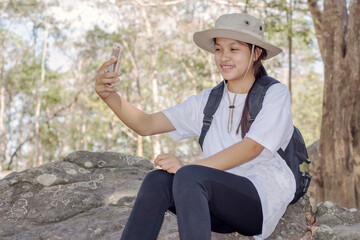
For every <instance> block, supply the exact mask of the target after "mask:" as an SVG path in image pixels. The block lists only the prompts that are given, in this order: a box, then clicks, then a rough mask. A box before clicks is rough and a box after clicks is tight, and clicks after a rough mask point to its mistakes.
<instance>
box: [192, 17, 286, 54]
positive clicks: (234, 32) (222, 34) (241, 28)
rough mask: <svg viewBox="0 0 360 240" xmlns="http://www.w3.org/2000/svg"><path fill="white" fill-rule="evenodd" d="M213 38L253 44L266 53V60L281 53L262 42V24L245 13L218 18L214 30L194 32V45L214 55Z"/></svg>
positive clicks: (279, 50)
mask: <svg viewBox="0 0 360 240" xmlns="http://www.w3.org/2000/svg"><path fill="white" fill-rule="evenodd" d="M215 38H230V39H234V40H238V41H242V42H245V43H250V44H255V45H256V46H259V47H261V48H263V49H265V50H266V51H267V57H266V59H269V58H272V57H274V56H276V55H278V54H279V53H281V51H282V50H281V48H278V47H276V46H274V45H272V44H271V43H268V42H266V41H264V24H263V23H262V22H261V21H260V20H259V19H257V18H255V17H253V16H251V15H249V14H247V13H232V14H225V15H222V16H220V17H219V18H218V19H217V20H216V22H215V28H211V29H206V30H203V31H199V32H195V33H194V36H193V39H194V42H195V44H196V45H197V46H198V47H200V48H202V49H204V50H206V51H208V52H211V53H215V44H214V39H215Z"/></svg>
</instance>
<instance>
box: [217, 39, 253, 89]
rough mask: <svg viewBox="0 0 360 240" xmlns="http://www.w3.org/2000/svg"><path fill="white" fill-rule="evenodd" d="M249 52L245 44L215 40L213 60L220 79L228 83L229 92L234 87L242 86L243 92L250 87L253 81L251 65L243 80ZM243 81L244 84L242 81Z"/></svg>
mask: <svg viewBox="0 0 360 240" xmlns="http://www.w3.org/2000/svg"><path fill="white" fill-rule="evenodd" d="M250 56H251V51H250V49H249V46H248V45H247V44H246V43H243V42H240V41H237V40H233V39H228V38H216V40H215V54H214V59H215V63H216V66H217V68H218V69H219V71H220V73H221V75H222V77H223V78H224V79H226V80H228V81H229V90H231V89H230V87H231V85H232V87H231V88H232V90H233V91H234V89H236V88H237V87H235V86H240V84H241V85H243V86H244V90H245V89H247V88H248V87H247V86H248V85H249V84H250V87H251V85H252V83H253V81H254V80H255V78H254V74H253V71H252V64H251V66H250V69H249V72H248V73H247V75H246V77H245V79H244V76H245V73H246V70H247V68H248V65H249V60H250ZM243 79H244V82H242V80H243Z"/></svg>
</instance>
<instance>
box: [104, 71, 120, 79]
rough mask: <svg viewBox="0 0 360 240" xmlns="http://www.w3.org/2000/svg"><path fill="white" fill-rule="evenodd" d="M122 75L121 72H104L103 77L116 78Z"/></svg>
mask: <svg viewBox="0 0 360 240" xmlns="http://www.w3.org/2000/svg"><path fill="white" fill-rule="evenodd" d="M121 75H122V73H121V72H109V73H105V74H104V77H105V78H116V77H120V76H121Z"/></svg>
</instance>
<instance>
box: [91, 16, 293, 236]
mask: <svg viewBox="0 0 360 240" xmlns="http://www.w3.org/2000/svg"><path fill="white" fill-rule="evenodd" d="M263 35H264V26H263V23H262V22H261V21H259V20H258V19H256V18H254V17H252V16H250V15H248V14H246V13H242V14H239V13H234V14H226V15H223V16H221V17H220V18H218V20H217V21H216V23H215V28H212V29H207V30H204V31H200V32H196V33H195V34H194V42H195V44H196V45H197V46H198V47H200V48H202V49H204V50H206V51H209V52H211V53H213V54H214V59H215V63H216V66H217V68H218V70H219V71H220V73H221V75H222V77H223V78H224V82H225V88H224V94H223V97H222V100H221V102H220V105H219V107H218V109H217V111H216V113H215V114H214V116H213V117H214V119H213V121H212V125H211V127H210V129H209V131H208V133H207V135H206V137H205V140H204V142H203V150H204V152H203V159H202V160H200V161H197V162H195V163H192V164H191V165H186V166H185V164H184V163H183V162H181V161H180V160H179V159H178V158H177V157H176V156H174V155H172V154H160V155H159V156H157V158H156V159H155V161H154V164H155V166H159V167H161V169H162V170H155V171H152V172H150V173H149V174H148V175H147V176H146V177H145V179H144V181H143V183H142V186H141V188H140V190H139V193H138V196H137V199H136V201H135V205H134V208H133V210H132V213H131V215H130V217H129V219H128V222H127V224H126V226H125V229H124V231H123V234H122V238H121V239H124V240H132V239H134V240H140V239H145V240H147V239H156V238H157V235H158V233H159V231H160V228H161V225H162V222H163V218H164V213H165V212H166V211H167V210H170V211H172V212H174V213H175V214H176V215H177V220H178V227H179V234H180V239H185V240H202V239H204V240H205V239H211V231H215V232H220V233H231V232H235V231H236V232H239V233H240V234H242V235H246V236H255V238H256V239H264V238H266V237H268V236H269V235H270V234H271V233H272V232H273V231H274V229H275V227H276V225H277V223H278V221H279V220H280V218H281V216H282V215H283V214H284V212H285V210H286V207H287V206H288V204H289V203H290V202H291V200H292V199H293V196H294V192H295V179H294V177H293V174H292V172H291V170H290V169H289V168H288V166H287V165H286V162H285V161H284V160H283V159H282V158H281V157H280V156H279V155H278V154H277V150H278V149H279V148H280V147H281V148H283V149H285V147H286V146H287V144H288V143H289V140H290V138H291V135H292V132H293V123H292V116H291V108H290V94H289V91H288V89H287V87H286V86H285V85H283V84H274V85H272V86H271V87H270V88H269V89H268V91H267V93H266V96H265V98H264V101H263V106H262V109H261V111H260V112H259V114H258V115H257V117H256V119H255V121H254V122H253V123H252V124H251V126H250V123H249V108H248V98H247V96H248V94H247V93H248V92H249V90H250V88H251V87H252V85H253V83H254V82H255V81H256V80H257V79H259V78H261V77H262V76H265V75H266V71H265V69H264V67H263V65H262V63H261V61H262V60H265V59H269V58H271V57H273V56H275V55H277V54H279V53H280V52H281V49H280V48H278V47H276V46H274V45H272V44H270V43H268V42H266V41H264V40H263ZM114 62H115V60H110V61H108V62H105V63H104V64H103V66H101V67H100V69H99V70H98V74H97V76H96V85H95V90H96V92H97V93H98V94H99V96H100V97H101V98H102V99H103V100H104V101H105V102H106V103H107V104H108V106H109V107H110V108H111V109H112V110H113V111H114V113H115V114H116V115H117V116H118V117H119V118H120V120H121V121H123V122H124V123H125V124H126V125H127V126H128V127H130V128H131V129H132V130H134V131H135V132H137V133H138V134H140V135H143V136H147V135H153V134H159V133H165V132H169V133H170V135H171V136H172V137H173V138H174V139H175V140H180V139H184V138H188V137H192V136H199V135H200V132H201V128H202V124H203V109H204V107H205V104H206V102H207V99H208V97H209V94H210V91H211V89H208V90H206V91H204V92H203V93H201V94H199V95H195V96H191V97H190V98H188V99H187V100H186V101H184V102H183V103H181V104H179V105H177V106H175V107H172V108H169V109H166V110H164V111H161V112H157V113H152V114H146V113H144V112H143V111H141V110H139V109H137V108H136V107H134V106H133V105H131V104H130V103H128V102H127V101H126V100H125V99H123V98H122V97H120V96H119V95H118V94H117V93H116V91H117V90H116V89H113V88H110V87H108V86H107V85H105V84H108V83H116V82H117V81H118V80H117V77H118V76H119V75H120V74H116V73H106V69H107V67H108V66H110V65H111V64H113V63H114ZM225 80H226V81H225Z"/></svg>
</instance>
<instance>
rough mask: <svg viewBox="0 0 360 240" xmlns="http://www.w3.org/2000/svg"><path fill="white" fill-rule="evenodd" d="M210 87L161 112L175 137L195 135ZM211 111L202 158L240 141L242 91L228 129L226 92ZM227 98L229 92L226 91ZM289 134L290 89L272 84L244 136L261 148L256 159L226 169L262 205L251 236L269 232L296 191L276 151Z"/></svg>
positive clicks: (199, 125)
mask: <svg viewBox="0 0 360 240" xmlns="http://www.w3.org/2000/svg"><path fill="white" fill-rule="evenodd" d="M210 91H211V89H208V90H205V91H204V92H202V93H200V94H198V95H193V96H191V97H189V98H188V99H187V100H185V101H184V102H183V103H181V104H179V105H176V106H174V107H171V108H169V109H166V110H164V111H162V112H163V113H164V114H165V115H166V116H167V118H168V119H169V120H170V121H171V123H172V124H173V125H174V127H175V129H176V130H175V131H173V132H170V133H169V134H170V136H171V137H172V138H173V139H174V140H176V141H177V140H181V139H185V138H189V137H194V136H199V135H200V133H201V128H202V125H203V117H204V114H203V110H204V108H205V105H206V102H207V100H208V97H209V94H210ZM225 91H226V90H225V89H224V93H223V96H222V100H221V102H220V105H219V107H218V109H217V111H216V112H215V114H214V116H213V117H214V118H213V121H212V123H211V126H210V129H209V131H208V132H207V134H206V137H205V139H204V143H203V151H204V152H203V157H204V158H206V157H209V156H212V155H214V154H215V153H217V152H219V151H222V150H223V149H225V148H228V147H230V146H232V145H233V144H235V143H237V142H239V141H241V140H242V138H241V131H239V134H236V128H237V126H238V124H239V122H240V118H241V114H242V111H243V107H244V103H245V99H246V96H247V94H237V96H236V102H235V111H234V116H233V121H234V122H233V130H232V132H230V133H228V131H227V127H228V117H229V101H228V97H227V94H226V92H225ZM229 94H230V99H231V101H232V100H233V97H234V93H231V92H230V93H229ZM292 133H293V122H292V115H291V103H290V93H289V90H288V88H287V86H285V85H284V84H280V83H278V84H274V85H272V86H271V87H270V88H269V89H268V90H267V92H266V95H265V98H264V101H263V106H262V109H261V111H260V112H259V114H258V115H257V117H256V119H255V121H254V122H253V124H252V126H251V128H250V130H249V132H248V133H247V134H246V136H245V137H249V138H251V139H253V140H255V141H256V142H258V143H259V144H261V145H262V146H263V147H264V148H265V149H264V150H263V151H262V152H261V154H260V155H259V156H258V157H256V158H255V159H253V160H251V161H249V162H247V163H244V164H241V165H238V166H236V167H234V168H232V169H228V170H226V171H227V172H230V173H233V174H236V175H239V176H244V177H246V178H248V179H249V180H250V181H251V182H252V183H253V184H254V185H255V187H256V189H257V191H258V193H259V196H260V199H261V204H262V208H263V229H262V234H261V235H258V236H255V239H265V238H267V237H268V236H270V235H271V233H272V232H273V231H274V229H275V227H276V225H277V224H278V222H279V220H280V218H281V217H282V215H283V214H284V213H285V211H286V208H287V206H288V204H289V203H290V202H291V201H292V199H293V197H294V193H295V187H296V183H295V178H294V176H293V173H292V172H291V170H290V168H289V167H288V166H287V165H286V162H285V161H284V160H283V159H282V158H281V157H280V155H279V154H277V150H278V149H279V148H280V147H281V148H282V149H285V147H286V146H287V144H288V143H289V141H290V138H291V136H292Z"/></svg>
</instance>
